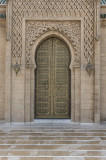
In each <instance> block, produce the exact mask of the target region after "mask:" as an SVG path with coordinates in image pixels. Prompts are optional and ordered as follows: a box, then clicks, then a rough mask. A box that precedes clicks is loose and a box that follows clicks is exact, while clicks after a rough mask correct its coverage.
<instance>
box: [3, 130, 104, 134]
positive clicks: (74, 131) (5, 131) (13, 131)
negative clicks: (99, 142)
mask: <svg viewBox="0 0 106 160" xmlns="http://www.w3.org/2000/svg"><path fill="white" fill-rule="evenodd" d="M7 132H10V133H42V132H43V133H45V132H47V133H48V132H56V133H64V132H67V133H88V132H92V133H98V132H99V133H102V132H103V133H104V132H106V129H104V130H95V129H94V130H90V129H89V130H84V129H74V130H72V129H58V130H57V129H33V130H28V129H25V130H19V129H18V130H7V129H6V130H0V133H7Z"/></svg>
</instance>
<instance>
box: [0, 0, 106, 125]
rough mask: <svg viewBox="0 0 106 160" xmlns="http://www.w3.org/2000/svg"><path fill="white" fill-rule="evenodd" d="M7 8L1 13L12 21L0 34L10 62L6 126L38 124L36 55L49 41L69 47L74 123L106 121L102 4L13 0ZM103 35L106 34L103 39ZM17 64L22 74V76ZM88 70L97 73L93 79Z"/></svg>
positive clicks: (5, 83)
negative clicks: (36, 121)
mask: <svg viewBox="0 0 106 160" xmlns="http://www.w3.org/2000/svg"><path fill="white" fill-rule="evenodd" d="M6 6H7V7H4V6H2V7H0V13H2V12H3V14H4V10H5V13H7V15H6V19H0V26H1V27H0V33H1V32H2V34H1V35H2V39H3V40H4V39H5V43H4V45H3V46H0V47H1V48H2V47H3V48H2V51H1V52H0V56H1V61H3V62H4V61H5V64H4V63H3V64H2V68H3V67H4V68H3V69H2V71H1V70H0V72H1V73H2V72H3V73H4V71H5V75H4V77H1V80H0V82H1V83H3V88H4V90H2V91H1V92H0V104H1V105H0V106H3V105H4V107H5V110H4V109H2V107H1V108H0V111H1V112H2V113H1V114H0V115H2V120H5V122H7V123H10V122H23V123H24V122H33V121H34V106H35V104H34V94H35V84H36V80H35V75H34V72H35V69H36V62H35V55H36V50H37V48H38V46H39V45H40V44H41V42H43V41H44V40H45V39H47V38H49V37H57V38H59V39H61V40H63V41H64V42H65V44H67V46H68V48H69V51H70V54H71V62H70V66H69V68H70V70H71V76H70V80H71V82H70V84H71V88H70V93H71V96H70V99H71V109H70V110H71V122H72V123H100V121H105V120H106V118H105V115H106V112H105V109H106V107H105V103H106V102H105V98H104V97H105V95H106V89H105V88H106V85H105V80H104V79H103V77H104V74H103V71H104V68H105V67H104V66H105V59H106V58H105V44H104V46H103V47H104V49H103V47H100V41H102V43H104V41H103V40H104V39H105V38H104V36H103V34H105V32H106V31H105V28H106V24H105V19H104V20H103V19H102V20H101V26H100V12H101V13H102V14H104V13H105V11H106V9H105V7H101V11H100V1H99V0H39V1H38V0H8V1H7V4H6ZM3 7H4V8H3ZM1 8H2V9H1ZM100 27H101V28H100ZM100 31H101V32H103V31H104V33H103V34H102V38H101V37H100ZM4 32H5V33H4ZM4 37H6V38H4ZM2 39H1V37H0V41H1V42H2ZM101 46H102V45H101ZM2 55H3V56H2ZM101 55H102V56H101ZM16 64H18V65H19V66H18V67H19V68H18V69H20V70H19V73H18V74H17V76H16V73H15V71H14V70H15V69H17V68H15V67H17V66H16ZM89 64H90V65H89ZM87 67H88V68H87ZM103 67H104V68H103ZM87 69H88V70H89V69H91V71H92V72H91V75H90V76H89V74H88V73H87V72H86V70H87ZM104 72H105V71H104ZM101 79H102V80H101ZM102 81H103V83H102ZM2 93H3V94H4V96H3V97H2ZM101 93H102V94H101ZM101 100H102V102H101ZM101 106H102V107H101ZM101 115H102V118H101ZM3 117H4V118H3Z"/></svg>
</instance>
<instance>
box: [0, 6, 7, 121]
mask: <svg viewBox="0 0 106 160" xmlns="http://www.w3.org/2000/svg"><path fill="white" fill-rule="evenodd" d="M4 12H5V8H4V7H0V13H4ZM5 48H6V22H5V19H1V18H0V120H4V119H5Z"/></svg>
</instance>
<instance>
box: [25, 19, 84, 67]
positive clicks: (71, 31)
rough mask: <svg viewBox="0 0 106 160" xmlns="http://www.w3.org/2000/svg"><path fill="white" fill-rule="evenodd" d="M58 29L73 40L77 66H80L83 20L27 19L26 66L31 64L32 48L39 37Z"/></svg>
mask: <svg viewBox="0 0 106 160" xmlns="http://www.w3.org/2000/svg"><path fill="white" fill-rule="evenodd" d="M48 31H58V32H60V33H62V34H64V35H65V36H67V38H68V39H69V40H70V41H71V44H72V45H73V47H74V50H75V62H74V65H75V66H78V65H79V66H80V53H81V45H80V42H81V21H62V22H61V21H60V22H59V21H33V20H30V21H26V67H28V66H29V67H30V66H31V59H30V55H31V49H32V46H33V44H34V42H35V41H36V40H37V38H38V37H39V36H40V35H42V34H43V33H45V32H48Z"/></svg>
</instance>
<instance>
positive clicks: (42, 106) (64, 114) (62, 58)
mask: <svg viewBox="0 0 106 160" xmlns="http://www.w3.org/2000/svg"><path fill="white" fill-rule="evenodd" d="M36 64H37V69H36V71H35V118H70V98H71V95H70V90H71V88H70V70H69V64H70V52H69V49H68V47H67V45H66V44H65V43H64V42H63V41H62V40H60V39H58V38H54V37H53V38H48V39H46V40H45V41H43V42H42V43H41V44H40V46H39V47H38V49H37V53H36Z"/></svg>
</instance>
